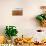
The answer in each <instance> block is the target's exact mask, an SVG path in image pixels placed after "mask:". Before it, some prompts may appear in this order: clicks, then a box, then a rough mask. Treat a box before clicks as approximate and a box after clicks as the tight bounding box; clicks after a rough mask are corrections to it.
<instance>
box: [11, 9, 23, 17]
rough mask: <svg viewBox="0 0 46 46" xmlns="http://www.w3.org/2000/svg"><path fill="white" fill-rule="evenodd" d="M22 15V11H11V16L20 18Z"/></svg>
mask: <svg viewBox="0 0 46 46" xmlns="http://www.w3.org/2000/svg"><path fill="white" fill-rule="evenodd" d="M22 15H23V10H19V9H17V10H12V16H22Z"/></svg>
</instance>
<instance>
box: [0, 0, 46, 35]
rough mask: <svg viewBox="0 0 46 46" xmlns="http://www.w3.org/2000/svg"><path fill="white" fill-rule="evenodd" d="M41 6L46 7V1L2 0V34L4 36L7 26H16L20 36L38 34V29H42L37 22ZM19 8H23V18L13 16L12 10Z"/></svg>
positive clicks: (0, 29)
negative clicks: (36, 17) (36, 18)
mask: <svg viewBox="0 0 46 46" xmlns="http://www.w3.org/2000/svg"><path fill="white" fill-rule="evenodd" d="M41 5H46V0H20V1H19V0H0V33H1V32H2V33H3V34H4V28H5V26H6V25H15V26H16V27H17V29H18V31H19V33H18V35H19V36H21V34H23V35H24V36H31V34H33V33H36V29H39V28H40V29H41V27H39V25H38V23H37V22H36V20H35V16H36V15H37V14H40V13H41V12H40V9H39V7H40V6H41ZM18 7H20V8H23V16H12V10H13V9H16V8H18ZM43 29H44V28H43ZM45 30H46V29H45ZM2 33H1V34H2Z"/></svg>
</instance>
